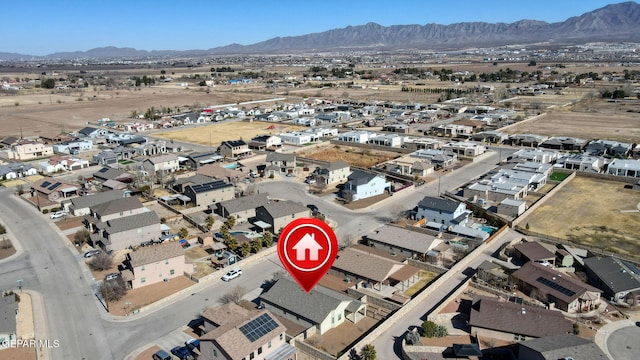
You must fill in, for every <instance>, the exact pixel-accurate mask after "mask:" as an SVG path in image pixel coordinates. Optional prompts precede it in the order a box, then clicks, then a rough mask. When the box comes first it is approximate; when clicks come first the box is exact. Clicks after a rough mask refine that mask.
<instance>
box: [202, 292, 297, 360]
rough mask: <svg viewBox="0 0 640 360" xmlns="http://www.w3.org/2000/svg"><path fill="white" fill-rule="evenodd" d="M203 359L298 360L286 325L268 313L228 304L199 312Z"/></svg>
mask: <svg viewBox="0 0 640 360" xmlns="http://www.w3.org/2000/svg"><path fill="white" fill-rule="evenodd" d="M202 319H203V320H204V325H203V326H202V327H203V328H204V329H203V331H204V334H203V335H202V336H200V339H199V340H200V355H199V356H198V359H202V360H236V359H255V360H280V359H297V355H296V354H297V352H298V350H297V349H296V348H295V347H293V346H292V345H290V344H289V343H288V342H287V339H286V336H285V332H286V330H287V329H286V328H285V326H284V325H283V324H282V323H281V322H280V320H278V318H277V317H276V316H275V315H274V314H272V313H271V312H270V311H268V310H249V309H246V308H244V307H241V306H240V305H236V304H235V303H233V302H231V303H228V304H225V305H222V306H218V307H210V308H208V309H207V310H205V311H204V312H203V313H202Z"/></svg>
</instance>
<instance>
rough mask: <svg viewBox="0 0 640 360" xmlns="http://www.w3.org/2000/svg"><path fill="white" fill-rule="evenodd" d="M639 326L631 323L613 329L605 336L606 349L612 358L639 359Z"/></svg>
mask: <svg viewBox="0 0 640 360" xmlns="http://www.w3.org/2000/svg"><path fill="white" fill-rule="evenodd" d="M638 339H640V326H636V325H635V324H634V325H631V326H627V327H623V328H620V329H617V330H615V331H614V332H612V333H611V334H609V337H608V338H607V350H608V351H609V354H610V355H611V358H612V359H615V360H618V359H620V360H622V359H629V360H632V359H640V344H639V343H638Z"/></svg>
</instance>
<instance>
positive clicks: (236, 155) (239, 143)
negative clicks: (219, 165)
mask: <svg viewBox="0 0 640 360" xmlns="http://www.w3.org/2000/svg"><path fill="white" fill-rule="evenodd" d="M218 152H219V153H220V154H222V155H223V156H224V157H225V158H230V159H244V158H246V157H249V156H251V155H253V152H252V151H251V150H250V149H249V144H247V143H246V142H245V141H244V140H229V141H223V142H222V143H221V144H220V146H219V147H218Z"/></svg>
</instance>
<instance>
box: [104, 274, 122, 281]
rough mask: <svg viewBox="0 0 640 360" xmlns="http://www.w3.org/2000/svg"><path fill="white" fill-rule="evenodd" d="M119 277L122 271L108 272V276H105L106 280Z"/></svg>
mask: <svg viewBox="0 0 640 360" xmlns="http://www.w3.org/2000/svg"><path fill="white" fill-rule="evenodd" d="M119 277H120V273H111V274H107V276H105V277H104V280H105V281H109V280H113V279H117V278H119Z"/></svg>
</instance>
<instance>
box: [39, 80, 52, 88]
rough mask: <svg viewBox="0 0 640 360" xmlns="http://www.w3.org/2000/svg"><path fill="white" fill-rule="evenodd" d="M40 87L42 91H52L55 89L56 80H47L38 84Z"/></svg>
mask: <svg viewBox="0 0 640 360" xmlns="http://www.w3.org/2000/svg"><path fill="white" fill-rule="evenodd" d="M40 87H42V88H43V89H53V88H54V87H56V79H47V80H45V81H42V82H41V83H40Z"/></svg>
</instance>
